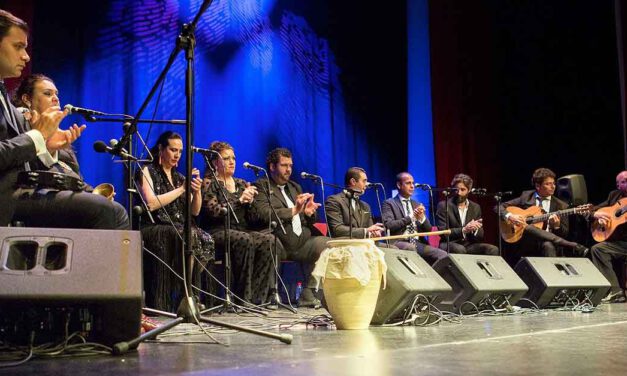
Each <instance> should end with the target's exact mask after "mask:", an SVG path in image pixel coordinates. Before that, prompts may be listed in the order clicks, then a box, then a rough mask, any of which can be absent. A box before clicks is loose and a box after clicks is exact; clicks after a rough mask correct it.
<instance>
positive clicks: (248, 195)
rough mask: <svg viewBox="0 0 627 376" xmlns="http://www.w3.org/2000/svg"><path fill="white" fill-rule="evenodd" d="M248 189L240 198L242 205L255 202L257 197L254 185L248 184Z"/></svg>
mask: <svg viewBox="0 0 627 376" xmlns="http://www.w3.org/2000/svg"><path fill="white" fill-rule="evenodd" d="M246 184H247V185H246V189H244V192H242V195H241V196H240V198H239V201H240V202H241V203H242V204H250V203H252V202H253V201H254V200H255V196H256V195H257V187H255V186H254V185H250V184H249V183H246Z"/></svg>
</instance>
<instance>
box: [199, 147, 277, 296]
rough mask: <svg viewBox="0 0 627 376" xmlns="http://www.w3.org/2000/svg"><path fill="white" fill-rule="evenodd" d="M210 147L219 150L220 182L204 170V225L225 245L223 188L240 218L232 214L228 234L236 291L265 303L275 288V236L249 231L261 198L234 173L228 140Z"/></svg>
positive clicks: (216, 160)
mask: <svg viewBox="0 0 627 376" xmlns="http://www.w3.org/2000/svg"><path fill="white" fill-rule="evenodd" d="M210 148H211V150H215V151H216V152H217V153H219V154H220V156H221V158H215V159H213V160H212V163H213V167H214V169H215V171H216V175H217V181H216V180H215V179H214V178H213V175H212V174H211V171H210V170H209V169H207V171H205V179H204V181H203V189H202V191H203V206H202V216H201V218H202V220H201V227H203V228H204V229H206V230H207V231H209V233H210V234H211V236H212V237H213V239H214V240H215V242H216V246H217V247H218V248H220V247H222V248H223V247H224V244H225V236H226V234H225V228H224V226H225V222H224V220H225V215H224V209H225V207H226V204H225V200H224V196H223V195H222V191H224V193H225V194H226V198H227V200H228V202H229V203H230V204H231V207H232V208H233V210H234V212H235V215H236V216H237V220H238V221H239V223H238V222H236V221H235V219H234V218H233V216H232V214H231V218H230V221H229V222H230V230H229V236H230V244H231V263H232V266H233V269H232V270H233V280H234V282H235V283H234V288H233V291H234V292H235V294H236V295H237V296H239V297H241V298H243V299H244V300H246V301H248V302H253V303H263V302H265V301H266V300H267V298H268V297H269V293H270V290H271V289H272V288H273V287H274V278H275V269H274V260H273V257H274V256H273V255H274V246H275V239H274V236H273V235H272V234H269V233H261V232H257V231H251V230H250V227H249V221H250V222H255V221H257V218H256V213H255V212H254V210H253V208H254V207H253V205H252V203H253V201H255V200H257V199H259V198H258V197H256V196H257V193H258V192H257V187H255V186H252V185H250V184H249V183H247V182H246V181H244V180H242V179H238V178H236V177H234V176H233V175H234V173H235V151H234V150H233V147H232V146H231V145H229V144H228V143H226V142H221V141H214V142H212V143H211V147H210ZM220 186H221V187H222V189H220ZM261 199H263V197H262V198H261ZM276 247H277V252H278V255H279V260H281V257H282V256H281V255H282V254H283V246H282V245H281V242H280V241H278V240H277V241H276Z"/></svg>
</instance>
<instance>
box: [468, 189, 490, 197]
mask: <svg viewBox="0 0 627 376" xmlns="http://www.w3.org/2000/svg"><path fill="white" fill-rule="evenodd" d="M469 193H470V194H471V195H477V196H485V195H486V194H487V193H488V190H487V189H485V188H473V189H471V190H470V192H469Z"/></svg>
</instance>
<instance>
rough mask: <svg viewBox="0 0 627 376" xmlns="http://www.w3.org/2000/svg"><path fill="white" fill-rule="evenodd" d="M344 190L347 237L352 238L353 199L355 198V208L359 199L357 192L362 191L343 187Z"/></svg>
mask: <svg viewBox="0 0 627 376" xmlns="http://www.w3.org/2000/svg"><path fill="white" fill-rule="evenodd" d="M344 192H346V195H347V196H348V238H349V239H352V238H353V199H354V200H355V209H356V208H357V205H358V204H359V202H358V201H357V200H358V199H359V194H362V192H359V191H356V190H354V189H351V188H344Z"/></svg>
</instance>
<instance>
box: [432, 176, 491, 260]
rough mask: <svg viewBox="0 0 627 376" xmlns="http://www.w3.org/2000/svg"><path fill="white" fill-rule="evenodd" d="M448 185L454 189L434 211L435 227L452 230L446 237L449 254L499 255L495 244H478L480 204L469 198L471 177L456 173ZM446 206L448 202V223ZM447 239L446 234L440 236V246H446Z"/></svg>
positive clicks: (480, 233)
mask: <svg viewBox="0 0 627 376" xmlns="http://www.w3.org/2000/svg"><path fill="white" fill-rule="evenodd" d="M451 187H454V188H457V191H456V192H455V194H453V196H452V197H451V198H449V199H448V200H446V201H445V200H442V201H440V202H439V203H438V209H437V211H436V221H437V226H438V229H440V230H445V229H447V228H449V229H451V234H450V235H449V236H448V241H449V244H448V251H449V252H450V253H469V254H475V255H492V256H498V254H499V249H498V247H495V246H493V245H492V244H487V243H481V240H483V223H482V220H481V207H480V206H479V204H477V203H476V202H472V201H470V200H469V199H468V194H469V193H470V190H471V189H472V179H471V178H470V176H468V175H465V174H457V175H455V176H454V177H453V181H451ZM446 205H448V222H447V220H446V219H447V216H446V213H447V209H446ZM447 223H448V227H447ZM446 239H447V238H446V237H442V241H441V242H440V248H441V249H447V244H446Z"/></svg>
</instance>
